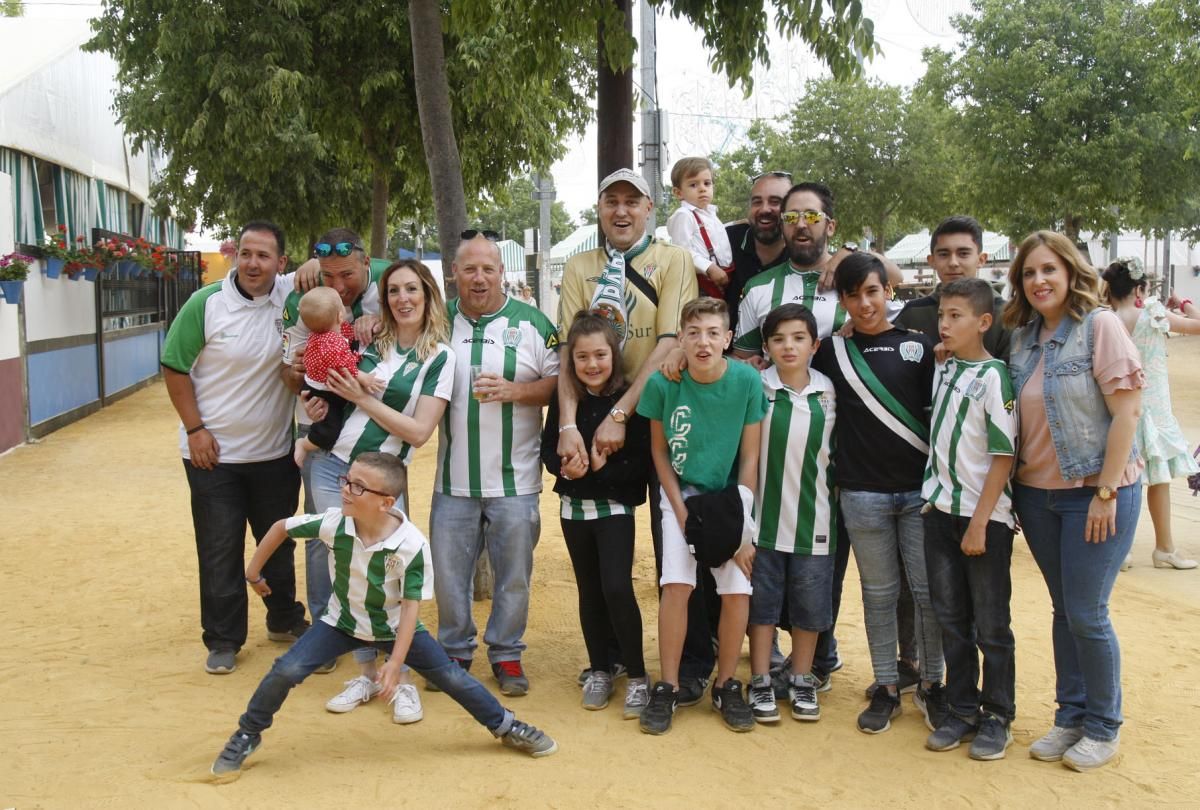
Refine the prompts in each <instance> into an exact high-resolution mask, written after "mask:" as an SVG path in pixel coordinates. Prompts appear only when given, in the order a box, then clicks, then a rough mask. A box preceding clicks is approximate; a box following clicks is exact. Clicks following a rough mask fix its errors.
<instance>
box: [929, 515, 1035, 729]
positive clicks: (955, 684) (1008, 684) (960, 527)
mask: <svg viewBox="0 0 1200 810" xmlns="http://www.w3.org/2000/svg"><path fill="white" fill-rule="evenodd" d="M970 522H971V519H970V518H967V517H955V516H954V515H950V514H947V513H945V512H943V511H941V510H940V509H931V510H929V512H927V513H926V514H925V566H926V568H927V569H928V571H929V597H930V599H931V600H932V601H933V611H934V613H936V614H937V620H938V624H939V625H941V628H942V650H943V652H944V653H945V656H946V699H947V700H948V701H949V703H950V708H951V710H952V711H953V712H954V713H955V714H957V715H958V716H959V717H961V718H963V719H965V720H967V721H969V722H971V723H974V722H975V718H976V716H977V715H978V714H979V711H980V710H981V709H982V710H983V711H985V712H988V713H990V714H994V715H995V716H997V717H999V718H1000V719H1001V720H1004V721H1005V722H1011V721H1012V719H1013V718H1014V717H1015V716H1016V689H1017V683H1016V664H1015V649H1016V645H1015V642H1014V641H1013V633H1012V622H1011V616H1010V614H1009V602H1010V601H1011V599H1012V578H1011V577H1010V576H1009V566H1010V563H1011V561H1012V546H1013V530H1012V529H1010V528H1008V526H1006V525H1005V524H1003V523H998V522H997V521H994V520H990V521H988V524H987V528H986V529H985V530H984V532H985V535H986V542H987V547H986V549H985V551H984V553H983V554H980V555H978V556H973V557H968V556H967V555H966V554H963V551H962V539H963V536H964V535H965V534H966V533H967V526H968V525H970ZM977 648H978V649H977ZM980 652H982V653H983V688H982V689H981V688H980V687H979V653H980Z"/></svg>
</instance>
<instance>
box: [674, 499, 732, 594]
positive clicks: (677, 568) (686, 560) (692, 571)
mask: <svg viewBox="0 0 1200 810" xmlns="http://www.w3.org/2000/svg"><path fill="white" fill-rule="evenodd" d="M658 491H659V499H660V502H661V503H662V545H663V549H662V579H660V580H659V582H658V584H659V585H688V586H690V587H692V588H694V587H696V566H697V563H696V556H695V555H694V554H692V552H691V549H690V548H689V547H688V543H687V540H686V539H684V536H683V530H682V529H680V528H679V521H678V520H676V519H675V510H673V509H672V508H671V501H670V499H669V498H667V493H666V490H664V489H663V488H662V487H659V488H658ZM698 492H699V490H697V489H695V488H694V487H684V489H683V498H684V500H687V499H688V498H689V497H691V496H692V495H695V494H697V493H698ZM710 570H711V571H712V574H713V578H714V579H715V580H716V581H717V593H719V594H721V595H725V594H746V595H747V596H748V595H750V594H751V593H753V591H754V589H753V588H751V587H750V580H749V579H747V578H746V575H745V574H743V573H742V569H740V568H738V566H737V563H735V562H734V561H733V560H732V559H729V560H726V561H725V562H724V563H723V564H722V565H721V566H720V567H719V568H712V569H710Z"/></svg>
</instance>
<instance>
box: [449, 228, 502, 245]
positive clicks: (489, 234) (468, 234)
mask: <svg viewBox="0 0 1200 810" xmlns="http://www.w3.org/2000/svg"><path fill="white" fill-rule="evenodd" d="M459 236H460V237H461V238H462V240H463V241H464V242H466V241H468V240H470V239H474V238H475V237H476V236H482V237H483V238H484V239H486V240H488V241H489V242H499V241H500V234H498V233H496V232H495V231H488V230H477V229H475V228H468V229H467V230H465V231H463V232H462V233H460V234H459Z"/></svg>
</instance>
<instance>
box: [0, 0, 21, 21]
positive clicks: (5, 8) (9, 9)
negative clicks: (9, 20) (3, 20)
mask: <svg viewBox="0 0 1200 810" xmlns="http://www.w3.org/2000/svg"><path fill="white" fill-rule="evenodd" d="M24 16H25V4H24V3H22V2H21V0H3V2H0V17H24Z"/></svg>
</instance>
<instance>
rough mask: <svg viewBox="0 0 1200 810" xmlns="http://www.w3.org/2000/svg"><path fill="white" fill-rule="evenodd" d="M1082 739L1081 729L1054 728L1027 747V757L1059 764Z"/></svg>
mask: <svg viewBox="0 0 1200 810" xmlns="http://www.w3.org/2000/svg"><path fill="white" fill-rule="evenodd" d="M1082 739H1083V729H1082V728H1063V727H1062V726H1055V727H1054V728H1052V729H1050V730H1049V731H1048V732H1046V734H1045V736H1043V737H1042V738H1041V739H1040V740H1037V741H1035V742H1034V743H1033V745H1031V746H1029V756H1031V757H1033V758H1034V759H1038V760H1041V761H1042V762H1059V761H1060V760H1062V758H1063V754H1065V753H1067V751H1069V750H1070V749H1071V746H1073V745H1075V743H1077V742H1079V741H1080V740H1082Z"/></svg>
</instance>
